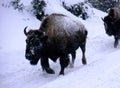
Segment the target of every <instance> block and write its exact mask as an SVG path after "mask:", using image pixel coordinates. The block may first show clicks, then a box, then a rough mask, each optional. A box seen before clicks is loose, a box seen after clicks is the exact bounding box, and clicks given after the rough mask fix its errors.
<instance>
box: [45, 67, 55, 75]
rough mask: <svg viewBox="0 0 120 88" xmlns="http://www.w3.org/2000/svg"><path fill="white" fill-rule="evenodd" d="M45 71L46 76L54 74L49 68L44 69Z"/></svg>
mask: <svg viewBox="0 0 120 88" xmlns="http://www.w3.org/2000/svg"><path fill="white" fill-rule="evenodd" d="M45 70H46V72H47V73H48V74H55V72H54V70H52V69H51V68H46V69H45Z"/></svg>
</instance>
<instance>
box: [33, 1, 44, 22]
mask: <svg viewBox="0 0 120 88" xmlns="http://www.w3.org/2000/svg"><path fill="white" fill-rule="evenodd" d="M31 5H32V7H33V10H32V12H33V14H34V15H35V16H36V18H37V19H39V20H42V19H43V18H44V17H45V12H44V7H45V6H46V3H45V2H44V0H33V1H32V2H31Z"/></svg>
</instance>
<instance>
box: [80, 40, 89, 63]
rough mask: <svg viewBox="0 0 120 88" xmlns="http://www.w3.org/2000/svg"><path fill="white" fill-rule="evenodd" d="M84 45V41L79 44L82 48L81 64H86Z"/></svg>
mask: <svg viewBox="0 0 120 88" xmlns="http://www.w3.org/2000/svg"><path fill="white" fill-rule="evenodd" d="M85 45H86V42H84V43H82V44H81V45H80V48H81V50H82V63H83V64H87V62H86V57H85Z"/></svg>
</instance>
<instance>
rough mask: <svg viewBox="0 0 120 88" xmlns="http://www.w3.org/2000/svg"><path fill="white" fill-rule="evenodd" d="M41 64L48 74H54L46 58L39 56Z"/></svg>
mask: <svg viewBox="0 0 120 88" xmlns="http://www.w3.org/2000/svg"><path fill="white" fill-rule="evenodd" d="M41 66H42V69H43V70H45V71H46V72H47V73H49V74H55V72H54V70H52V69H51V68H50V66H49V61H48V58H41Z"/></svg>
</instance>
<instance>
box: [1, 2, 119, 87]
mask: <svg viewBox="0 0 120 88" xmlns="http://www.w3.org/2000/svg"><path fill="white" fill-rule="evenodd" d="M22 1H24V0H22ZM47 1H48V3H49V4H48V7H47V8H49V9H46V12H48V13H52V12H58V13H64V14H66V15H68V16H70V17H72V18H73V19H76V20H80V21H81V22H82V23H83V24H84V25H85V26H86V28H87V30H88V38H87V46H86V58H87V65H82V63H81V50H80V49H78V50H77V58H76V61H75V66H74V68H69V67H68V68H67V69H66V70H65V75H64V76H58V74H59V70H60V66H59V61H57V63H54V62H52V61H50V64H51V67H52V68H53V69H54V70H55V72H56V73H55V74H52V75H51V74H47V73H45V72H43V71H42V69H41V66H40V64H38V65H36V66H31V65H30V64H29V62H28V61H27V60H26V59H25V55H24V54H25V39H26V37H25V35H24V33H23V29H24V27H25V26H29V28H34V29H37V28H39V26H40V21H38V20H37V19H36V18H34V17H33V16H31V15H29V14H27V13H19V12H17V11H15V10H13V9H11V8H4V7H1V6H0V88H120V83H119V82H120V58H119V57H120V44H119V45H118V47H117V48H114V47H113V43H114V39H113V37H109V36H107V35H106V34H105V31H104V25H103V22H102V20H101V17H104V16H105V15H106V13H103V12H101V11H99V10H96V9H93V10H94V13H95V14H94V16H92V17H91V18H89V19H87V20H86V21H83V20H82V19H80V18H77V17H75V16H73V15H72V14H71V13H70V12H67V11H66V10H65V9H64V8H63V7H61V5H60V4H58V3H59V0H56V2H51V3H50V0H47ZM76 1H77V0H76ZM70 3H71V2H70ZM0 5H1V1H0ZM51 6H53V7H56V8H54V9H53V7H51Z"/></svg>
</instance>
